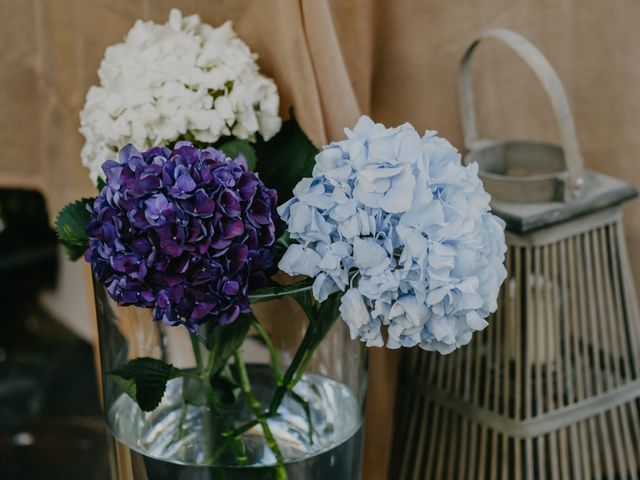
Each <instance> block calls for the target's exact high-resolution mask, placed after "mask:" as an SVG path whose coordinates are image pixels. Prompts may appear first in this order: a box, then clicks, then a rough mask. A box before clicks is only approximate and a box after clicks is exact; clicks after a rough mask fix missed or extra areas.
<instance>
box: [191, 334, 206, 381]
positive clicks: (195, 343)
mask: <svg viewBox="0 0 640 480" xmlns="http://www.w3.org/2000/svg"><path fill="white" fill-rule="evenodd" d="M189 340H191V348H192V349H193V356H194V357H195V359H196V366H197V369H198V375H202V373H203V371H202V352H200V341H199V340H198V336H197V335H194V334H193V333H190V334H189Z"/></svg>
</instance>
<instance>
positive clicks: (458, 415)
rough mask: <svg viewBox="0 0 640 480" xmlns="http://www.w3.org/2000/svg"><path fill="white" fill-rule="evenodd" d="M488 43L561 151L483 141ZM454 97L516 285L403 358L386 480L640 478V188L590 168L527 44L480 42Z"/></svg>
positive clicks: (538, 57)
mask: <svg viewBox="0 0 640 480" xmlns="http://www.w3.org/2000/svg"><path fill="white" fill-rule="evenodd" d="M482 39H495V40H499V41H501V42H503V43H505V44H506V45H507V46H509V47H510V48H511V49H513V50H514V51H515V52H516V53H517V54H519V56H520V57H522V59H523V60H524V61H525V62H526V63H527V64H529V66H530V67H531V68H532V69H533V71H534V73H535V74H536V76H537V77H538V79H539V80H540V81H541V83H542V84H543V86H544V88H545V90H546V92H547V94H548V95H549V97H550V100H551V105H552V107H553V109H554V112H555V115H556V118H557V121H558V125H559V128H560V132H561V138H562V142H563V144H562V145H561V146H558V145H549V144H544V143H537V142H531V141H508V142H502V141H492V140H480V139H478V138H477V133H476V122H475V112H474V109H473V96H472V91H471V76H470V60H471V56H472V54H473V52H474V49H475V48H476V46H477V45H478V43H479V42H480V40H482ZM459 87H460V95H461V112H462V120H463V121H462V125H463V129H464V133H465V144H466V146H467V148H468V149H469V154H468V155H467V157H466V159H465V161H466V162H472V161H475V162H477V163H478V164H479V167H480V171H481V176H482V178H483V181H484V183H485V187H486V188H487V190H488V191H489V193H491V195H492V197H493V202H492V206H493V210H494V212H495V213H496V214H497V215H499V216H500V217H502V218H503V219H504V220H505V221H506V223H507V243H508V245H509V248H508V252H507V258H506V267H507V271H508V276H507V279H506V281H505V283H504V285H503V287H502V290H501V293H500V299H499V309H498V311H497V312H496V313H495V314H494V315H493V316H492V318H491V319H490V323H489V326H488V327H487V328H486V329H485V330H484V331H483V332H481V333H480V334H478V335H476V337H475V338H474V339H473V340H472V341H471V343H470V344H469V345H467V346H466V347H464V348H462V349H460V350H458V351H456V352H454V353H453V354H451V355H447V356H439V355H437V354H434V353H431V352H424V351H420V350H412V351H410V352H408V354H407V355H406V356H405V358H404V364H403V367H402V370H401V371H402V372H403V373H402V380H401V387H400V389H399V394H398V401H397V423H396V440H395V442H394V448H395V451H394V452H393V460H392V475H391V478H394V479H396V478H397V479H401V480H409V479H438V480H439V479H445V478H451V479H456V480H457V479H474V480H475V479H482V478H491V479H498V478H500V479H506V478H508V479H527V480H530V479H569V478H572V479H590V478H638V475H639V470H638V469H639V467H640V400H639V399H640V372H639V368H640V316H639V312H638V304H637V301H636V296H635V288H634V283H633V279H632V277H631V270H630V267H629V258H628V254H627V250H626V246H625V241H624V233H623V227H622V213H621V203H622V202H624V201H625V200H628V199H630V198H633V197H634V196H635V195H636V190H635V188H633V187H631V186H630V185H628V184H626V183H624V182H621V181H619V180H616V179H613V178H611V177H608V176H606V175H602V174H599V173H595V172H591V171H587V170H584V168H583V161H582V157H581V155H580V151H579V148H578V144H577V142H576V137H575V132H574V126H573V120H572V116H571V111H570V109H569V105H568V102H567V99H566V96H565V93H564V89H563V88H562V85H561V83H560V81H559V79H558V77H557V75H556V73H555V72H554V71H553V69H552V67H551V66H550V65H549V63H548V62H547V60H546V59H545V58H544V56H543V55H542V54H541V53H540V52H539V51H538V50H536V48H535V47H533V45H531V44H530V43H529V42H528V41H527V40H526V39H525V38H523V37H521V36H520V35H518V34H515V33H513V32H510V31H508V30H502V29H499V30H491V31H489V32H487V33H485V34H484V35H483V36H482V37H481V38H480V39H478V40H477V41H475V42H474V43H473V44H472V45H471V46H470V47H469V49H468V50H467V52H466V55H465V56H464V59H463V61H462V66H461V71H460V82H459Z"/></svg>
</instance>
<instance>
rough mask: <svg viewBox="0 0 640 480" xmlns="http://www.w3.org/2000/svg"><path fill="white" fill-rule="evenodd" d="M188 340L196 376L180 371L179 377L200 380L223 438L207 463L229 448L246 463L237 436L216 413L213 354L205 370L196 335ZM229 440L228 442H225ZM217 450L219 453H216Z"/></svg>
mask: <svg viewBox="0 0 640 480" xmlns="http://www.w3.org/2000/svg"><path fill="white" fill-rule="evenodd" d="M189 339H190V340H191V347H192V348H193V356H194V358H195V360H196V369H197V371H198V374H197V375H195V374H193V373H191V372H189V371H185V370H182V371H181V372H180V375H181V376H183V377H190V378H195V379H197V380H200V382H201V383H202V388H203V389H204V392H205V395H206V398H207V403H208V405H209V410H210V411H211V418H212V419H216V420H217V421H219V422H220V425H221V426H222V436H223V437H225V440H224V441H223V444H222V445H221V446H220V447H218V448H217V449H216V451H215V452H214V455H213V456H212V458H211V459H210V460H209V462H207V463H210V464H211V463H213V462H215V460H217V458H218V457H219V456H220V455H221V454H222V453H223V452H224V451H225V450H226V449H227V448H229V447H231V448H232V449H233V451H234V454H235V455H236V458H237V459H238V461H239V462H240V463H242V462H244V461H246V459H247V457H246V455H245V453H244V449H243V446H242V443H241V442H238V439H237V435H233V433H234V432H233V431H232V429H231V427H230V426H229V425H228V424H227V422H226V420H225V419H224V418H223V417H222V416H221V415H220V412H219V411H218V408H217V405H216V401H215V394H214V392H213V388H212V387H211V375H212V373H213V372H212V370H213V366H214V365H215V354H214V352H210V353H209V358H208V361H207V366H206V368H205V366H204V362H203V361H202V353H201V351H200V342H199V340H198V337H197V336H196V335H193V334H191V335H189ZM227 438H229V440H227ZM218 450H219V452H218ZM216 452H217V453H216Z"/></svg>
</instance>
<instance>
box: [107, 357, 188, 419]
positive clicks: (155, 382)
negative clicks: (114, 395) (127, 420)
mask: <svg viewBox="0 0 640 480" xmlns="http://www.w3.org/2000/svg"><path fill="white" fill-rule="evenodd" d="M109 374H110V375H114V376H116V377H119V378H120V379H121V380H116V382H117V383H118V384H119V385H120V386H121V387H125V388H123V389H124V390H125V392H126V393H127V394H129V395H131V394H132V392H133V390H132V387H131V385H130V383H128V382H126V381H133V383H134V384H135V399H136V401H137V402H138V405H139V406H140V408H141V409H142V410H143V411H145V412H150V411H152V410H154V409H155V408H156V407H157V406H158V405H159V404H160V401H161V400H162V397H163V395H164V391H165V389H166V387H167V382H168V381H169V380H170V379H171V378H175V377H177V376H179V375H180V370H178V369H177V368H175V367H174V366H173V365H171V364H168V363H164V362H163V361H162V360H158V359H155V358H150V357H141V358H134V359H133V360H129V361H128V362H127V363H125V364H124V365H122V366H120V367H119V368H117V369H116V370H114V371H112V372H110V373H109Z"/></svg>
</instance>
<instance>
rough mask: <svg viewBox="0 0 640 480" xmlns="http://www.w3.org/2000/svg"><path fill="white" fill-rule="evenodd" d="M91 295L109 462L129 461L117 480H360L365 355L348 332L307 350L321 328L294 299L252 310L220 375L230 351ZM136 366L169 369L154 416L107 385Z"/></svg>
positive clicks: (332, 328) (98, 291) (126, 386)
mask: <svg viewBox="0 0 640 480" xmlns="http://www.w3.org/2000/svg"><path fill="white" fill-rule="evenodd" d="M94 285H95V288H94V292H95V301H96V312H97V318H98V329H99V337H100V342H99V345H100V359H101V369H102V385H103V398H104V410H105V415H106V419H107V424H108V426H109V429H110V430H111V433H112V434H113V436H114V437H115V439H117V443H118V449H117V450H118V453H119V454H118V455H116V458H117V459H118V461H119V462H121V463H122V462H123V459H122V457H123V453H122V452H123V449H124V451H125V452H126V454H127V456H130V457H129V458H127V459H126V460H124V463H128V467H127V468H124V467H123V466H122V465H118V466H117V468H118V471H119V472H120V473H119V477H120V478H121V479H122V478H123V477H128V478H134V479H136V480H138V479H145V480H164V479H181V480H183V479H185V480H186V479H202V480H204V479H212V480H214V479H215V480H218V479H220V480H222V479H225V480H240V479H242V480H244V479H270V478H273V479H289V480H304V479H326V478H335V479H341V480H342V479H345V480H351V479H359V478H360V476H361V463H362V442H363V434H362V430H363V403H364V396H365V391H366V349H364V348H363V346H362V344H361V343H360V342H358V341H357V340H351V339H350V337H349V332H348V328H347V327H346V325H345V324H344V322H342V321H340V320H339V319H338V321H335V319H334V320H333V321H332V322H331V325H326V326H325V327H326V328H325V331H324V332H322V333H321V334H320V337H322V338H321V341H319V340H320V338H319V337H318V336H317V335H316V336H315V338H313V340H312V341H310V338H311V336H310V331H309V330H310V329H312V328H316V327H317V325H316V326H314V325H313V322H312V321H309V320H308V319H307V316H306V315H305V313H303V310H302V309H301V308H300V307H299V306H298V304H297V303H296V302H294V301H293V300H292V299H291V298H288V297H284V298H278V299H275V300H272V301H268V302H264V303H259V304H257V305H255V306H254V314H255V319H257V321H254V323H252V324H251V327H250V329H249V330H248V333H247V335H246V337H245V338H244V341H243V342H242V344H241V346H240V348H238V349H237V351H236V352H235V353H233V354H231V355H229V360H228V362H226V363H225V365H224V366H222V367H221V366H220V365H218V364H217V363H218V362H217V359H218V358H224V357H225V354H224V352H223V353H221V351H223V350H224V347H225V345H226V344H225V345H218V346H217V347H215V348H211V345H208V344H207V342H206V341H205V340H206V339H203V338H201V337H202V336H200V337H198V336H196V335H193V334H190V333H189V331H188V330H187V329H186V328H184V327H182V326H177V327H171V326H166V325H163V324H162V323H160V322H156V321H153V320H152V317H151V311H150V310H148V309H142V308H137V307H119V306H117V305H116V304H115V302H114V301H113V300H112V299H111V298H109V295H108V294H107V292H106V290H105V289H104V287H103V286H102V285H101V284H99V283H98V282H97V281H94ZM219 328H226V327H219ZM136 358H153V359H158V360H162V361H163V362H164V363H165V364H171V365H172V367H173V368H174V370H172V372H173V373H172V374H171V378H170V379H169V380H168V382H167V384H166V390H165V391H164V395H163V396H162V399H161V401H160V403H159V404H158V405H157V407H155V408H153V409H152V410H150V411H143V410H142V409H141V408H140V406H139V404H138V402H136V400H134V398H135V396H136V395H138V394H139V393H140V389H138V390H137V393H136V390H135V389H134V390H133V395H132V382H128V383H127V382H126V381H123V379H122V378H121V377H119V376H118V375H114V374H113V373H114V372H118V371H119V369H121V368H122V366H123V365H125V364H126V363H127V362H128V361H130V360H132V359H136ZM214 371H215V372H218V373H217V374H214V375H212V373H211V372H214ZM153 381H154V379H153V378H150V379H148V382H153ZM138 386H139V385H136V387H138ZM132 466H133V467H132ZM123 468H124V469H125V470H127V472H128V473H126V474H123V473H122V471H123Z"/></svg>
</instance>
